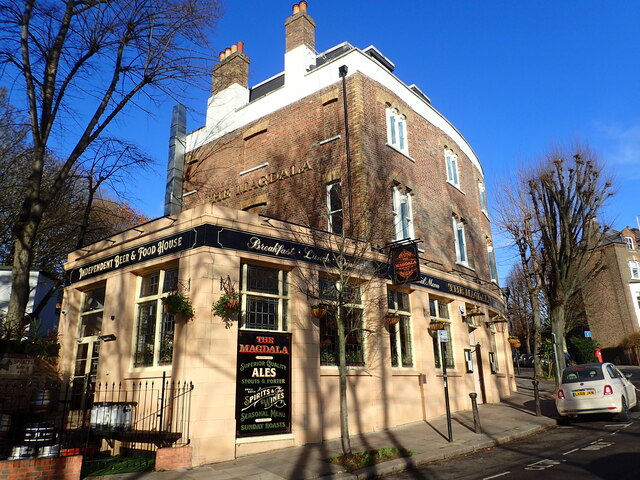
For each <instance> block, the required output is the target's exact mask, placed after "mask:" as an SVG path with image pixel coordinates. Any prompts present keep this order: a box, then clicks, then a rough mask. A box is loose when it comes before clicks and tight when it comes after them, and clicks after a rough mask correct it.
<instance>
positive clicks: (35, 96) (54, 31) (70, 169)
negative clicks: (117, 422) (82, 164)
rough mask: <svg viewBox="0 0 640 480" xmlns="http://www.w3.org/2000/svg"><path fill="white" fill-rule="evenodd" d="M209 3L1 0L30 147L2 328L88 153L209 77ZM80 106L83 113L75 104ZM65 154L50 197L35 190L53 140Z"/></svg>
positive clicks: (5, 45) (15, 319)
mask: <svg viewBox="0 0 640 480" xmlns="http://www.w3.org/2000/svg"><path fill="white" fill-rule="evenodd" d="M216 15H217V1H216V0H172V1H154V0H152V1H149V0H112V1H101V0H97V1H86V0H64V1H57V2H51V1H47V0H0V32H2V33H0V58H1V59H2V62H3V63H5V64H6V65H7V72H9V73H14V74H15V77H16V80H18V79H21V82H17V84H19V85H22V86H21V89H22V90H23V91H24V93H25V98H26V103H27V107H26V110H27V112H28V116H29V120H30V121H29V123H30V131H31V138H30V143H31V147H32V152H31V157H30V169H29V176H28V180H27V188H26V194H25V195H24V198H23V200H22V206H21V212H20V215H19V217H18V219H17V220H16V221H15V222H14V224H13V225H12V229H13V236H14V239H15V243H14V252H13V285H12V295H11V300H10V303H9V311H8V321H9V322H10V323H19V322H20V321H21V319H22V317H23V316H24V312H25V308H26V305H27V301H28V295H29V288H28V286H29V270H30V268H31V265H32V262H33V253H34V246H35V244H36V242H37V238H38V232H39V228H40V226H41V222H42V218H43V214H44V212H45V211H46V210H47V208H48V207H49V206H50V203H51V199H52V196H55V195H56V194H58V193H59V192H61V191H63V189H64V187H65V184H66V181H67V179H68V178H69V176H70V175H72V174H73V173H74V167H75V166H76V164H77V163H78V162H79V161H80V159H81V158H82V156H83V154H84V153H85V151H86V150H87V148H88V147H89V146H90V145H91V144H92V143H93V142H95V141H96V140H97V139H98V138H100V137H101V136H104V135H106V134H107V129H108V127H109V125H110V124H111V122H112V121H113V120H114V119H115V118H116V117H118V116H119V115H120V114H121V113H122V112H123V111H124V110H125V108H126V107H127V106H129V105H135V104H136V103H137V102H139V100H140V99H141V98H142V97H143V95H146V96H147V97H151V98H152V97H153V95H155V94H158V93H163V94H169V95H175V93H176V92H178V91H181V90H183V89H178V88H175V86H176V84H177V83H179V82H183V83H184V82H189V81H190V80H192V79H194V78H200V77H201V76H202V75H207V74H208V72H207V69H206V68H205V62H204V61H203V58H202V56H198V55H197V54H196V53H195V52H198V51H202V50H201V49H200V48H199V47H203V46H206V45H207V43H208V42H207V36H206V31H205V30H206V28H207V27H211V26H213V21H214V19H215V18H216ZM78 98H82V99H83V100H84V102H85V103H84V106H85V107H86V108H84V109H83V110H81V111H73V106H74V102H77V99H78ZM54 134H59V135H61V136H63V138H64V139H65V145H67V146H68V148H67V152H65V154H64V160H63V161H62V163H61V165H60V168H59V170H57V171H56V172H55V175H54V177H53V182H52V187H51V189H50V190H48V191H45V190H44V189H43V179H44V178H45V170H46V162H45V160H46V156H47V152H48V150H49V149H50V148H51V144H52V143H53V142H52V140H51V139H52V135H53V136H55V135H54Z"/></svg>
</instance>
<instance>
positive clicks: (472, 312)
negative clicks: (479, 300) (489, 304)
mask: <svg viewBox="0 0 640 480" xmlns="http://www.w3.org/2000/svg"><path fill="white" fill-rule="evenodd" d="M460 310H462V308H461V309H460ZM461 313H462V320H463V321H464V322H466V323H468V324H469V325H470V326H474V324H475V322H474V321H473V319H474V318H475V317H484V312H483V311H482V310H480V309H479V308H478V306H477V305H474V306H473V308H471V309H469V310H468V311H467V312H466V313H463V312H462V311H461Z"/></svg>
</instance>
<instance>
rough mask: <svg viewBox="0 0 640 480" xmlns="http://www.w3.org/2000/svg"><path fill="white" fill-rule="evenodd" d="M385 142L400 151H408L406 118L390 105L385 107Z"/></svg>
mask: <svg viewBox="0 0 640 480" xmlns="http://www.w3.org/2000/svg"><path fill="white" fill-rule="evenodd" d="M387 143H388V144H389V145H391V146H392V147H394V148H396V149H398V150H400V151H401V152H402V153H407V152H408V145H407V119H406V117H405V116H404V115H400V114H399V113H398V111H397V110H396V109H395V108H391V107H388V108H387Z"/></svg>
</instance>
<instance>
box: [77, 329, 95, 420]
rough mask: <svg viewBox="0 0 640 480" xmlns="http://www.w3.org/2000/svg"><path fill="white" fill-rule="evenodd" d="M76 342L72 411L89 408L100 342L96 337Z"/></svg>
mask: <svg viewBox="0 0 640 480" xmlns="http://www.w3.org/2000/svg"><path fill="white" fill-rule="evenodd" d="M78 342H79V343H78V348H77V350H76V362H75V368H74V371H73V385H72V399H71V402H72V409H74V410H84V409H87V408H89V407H90V406H91V402H92V398H91V397H92V392H93V389H94V387H95V384H96V376H97V374H98V361H99V359H100V343H101V342H100V340H99V339H98V338H97V337H85V338H81V339H79V340H78Z"/></svg>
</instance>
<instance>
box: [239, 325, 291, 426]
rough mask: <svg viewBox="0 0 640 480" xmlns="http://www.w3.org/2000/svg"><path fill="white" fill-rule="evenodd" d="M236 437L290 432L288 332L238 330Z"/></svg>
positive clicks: (289, 339) (289, 340)
mask: <svg viewBox="0 0 640 480" xmlns="http://www.w3.org/2000/svg"><path fill="white" fill-rule="evenodd" d="M236 382H237V384H236V437H253V436H262V435H275V434H282V433H290V432H291V334H290V333H278V332H270V331H261V332H256V331H245V330H240V331H239V332H238V364H237V372H236Z"/></svg>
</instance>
